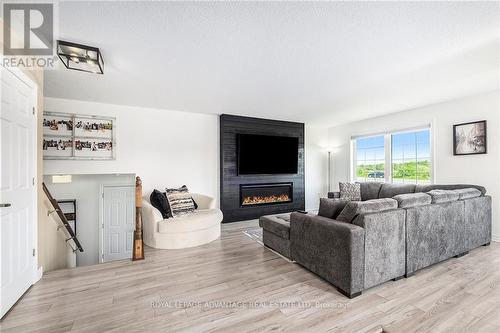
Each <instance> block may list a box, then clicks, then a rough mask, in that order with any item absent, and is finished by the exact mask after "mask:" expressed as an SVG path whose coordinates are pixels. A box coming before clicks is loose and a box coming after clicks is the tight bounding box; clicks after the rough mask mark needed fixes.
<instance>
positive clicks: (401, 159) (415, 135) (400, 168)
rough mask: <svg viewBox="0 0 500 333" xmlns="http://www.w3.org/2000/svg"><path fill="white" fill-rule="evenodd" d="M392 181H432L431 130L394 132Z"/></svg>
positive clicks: (420, 182)
mask: <svg viewBox="0 0 500 333" xmlns="http://www.w3.org/2000/svg"><path fill="white" fill-rule="evenodd" d="M391 146H392V154H391V156H392V172H391V175H392V182H393V183H411V184H430V183H431V152H430V131H429V130H428V129H426V130H423V131H418V132H406V133H397V134H392V139H391Z"/></svg>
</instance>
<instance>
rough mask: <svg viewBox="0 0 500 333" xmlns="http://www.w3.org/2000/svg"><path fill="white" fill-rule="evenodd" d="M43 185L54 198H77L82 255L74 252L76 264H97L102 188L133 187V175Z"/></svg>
mask: <svg viewBox="0 0 500 333" xmlns="http://www.w3.org/2000/svg"><path fill="white" fill-rule="evenodd" d="M44 182H45V184H46V185H47V188H48V189H49V191H50V193H51V194H52V196H53V197H54V198H55V199H59V200H60V199H76V213H77V215H76V219H77V221H76V233H77V238H78V240H79V241H80V243H81V244H82V247H83V250H84V251H83V252H79V251H78V252H76V265H77V266H86V265H94V264H97V263H98V262H99V228H100V225H99V213H100V212H99V201H100V198H101V196H100V193H101V185H131V186H135V175H134V174H128V175H73V176H72V181H71V183H66V184H54V183H52V177H50V176H44Z"/></svg>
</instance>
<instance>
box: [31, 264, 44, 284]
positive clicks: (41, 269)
mask: <svg viewBox="0 0 500 333" xmlns="http://www.w3.org/2000/svg"><path fill="white" fill-rule="evenodd" d="M42 276H43V266H42V267H39V268H38V271H37V276H36V277H35V281H34V282H33V284H35V283H37V282H38V281H40V279H41V278H42Z"/></svg>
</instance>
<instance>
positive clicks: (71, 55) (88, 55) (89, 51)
mask: <svg viewBox="0 0 500 333" xmlns="http://www.w3.org/2000/svg"><path fill="white" fill-rule="evenodd" d="M57 55H58V56H59V59H61V61H62V63H63V64H64V66H65V67H66V68H67V69H74V70H77V71H82V72H89V73H96V74H104V60H103V59H102V54H101V51H100V50H99V49H98V48H97V47H93V46H88V45H82V44H77V43H72V42H66V41H62V40H58V41H57Z"/></svg>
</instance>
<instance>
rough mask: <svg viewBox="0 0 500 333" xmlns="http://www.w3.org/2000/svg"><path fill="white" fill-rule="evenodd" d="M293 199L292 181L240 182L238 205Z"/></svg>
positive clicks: (275, 202)
mask: <svg viewBox="0 0 500 333" xmlns="http://www.w3.org/2000/svg"><path fill="white" fill-rule="evenodd" d="M292 201H293V183H267V184H241V185H240V206H241V207H247V206H260V205H274V204H281V203H289V202H292Z"/></svg>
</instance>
